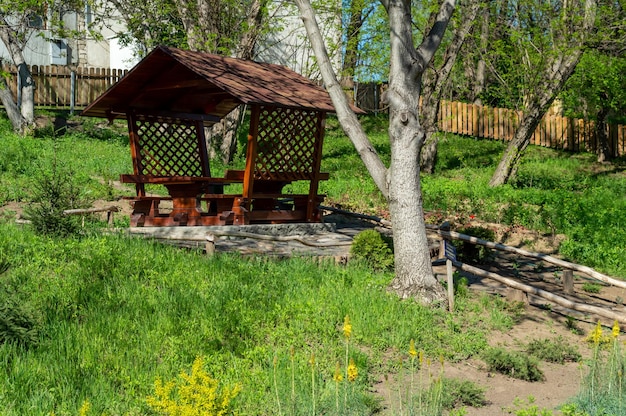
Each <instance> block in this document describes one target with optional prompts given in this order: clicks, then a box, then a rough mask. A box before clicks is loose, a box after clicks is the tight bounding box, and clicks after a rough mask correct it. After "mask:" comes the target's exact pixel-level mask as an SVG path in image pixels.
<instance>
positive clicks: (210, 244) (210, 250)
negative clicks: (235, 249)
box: [205, 234, 215, 256]
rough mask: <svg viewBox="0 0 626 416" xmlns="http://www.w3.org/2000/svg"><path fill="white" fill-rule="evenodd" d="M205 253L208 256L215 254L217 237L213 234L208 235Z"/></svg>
mask: <svg viewBox="0 0 626 416" xmlns="http://www.w3.org/2000/svg"><path fill="white" fill-rule="evenodd" d="M205 251H206V254H207V256H212V255H214V254H215V236H214V235H213V234H207V236H206V246H205Z"/></svg>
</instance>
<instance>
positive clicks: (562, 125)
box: [439, 101, 626, 157]
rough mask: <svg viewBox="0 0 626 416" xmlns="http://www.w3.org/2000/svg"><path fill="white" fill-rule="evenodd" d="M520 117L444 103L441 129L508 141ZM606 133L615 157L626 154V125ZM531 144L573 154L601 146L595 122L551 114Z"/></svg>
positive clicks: (501, 110)
mask: <svg viewBox="0 0 626 416" xmlns="http://www.w3.org/2000/svg"><path fill="white" fill-rule="evenodd" d="M521 116H522V113H521V111H516V110H509V109H506V108H490V107H485V106H480V105H473V104H466V103H460V102H453V101H441V108H440V111H439V128H440V130H441V131H444V132H449V133H456V134H464V135H469V136H474V137H482V138H488V139H494V140H503V141H508V140H511V139H512V138H513V135H514V134H515V130H516V128H517V126H518V124H519V121H520V119H521ZM605 132H606V135H607V138H608V142H609V149H610V151H611V154H612V155H613V157H619V156H623V155H626V126H624V125H619V124H607V126H606V131H605ZM531 144H535V145H538V146H544V147H551V148H554V149H563V150H570V151H573V152H579V151H591V152H594V151H596V150H597V149H598V147H599V146H598V138H597V136H596V126H595V122H594V121H589V120H582V119H574V118H570V117H561V116H560V115H556V114H552V113H548V114H546V115H545V116H544V118H543V119H542V120H541V122H540V123H539V126H537V129H536V130H535V132H534V134H533V137H532V140H531Z"/></svg>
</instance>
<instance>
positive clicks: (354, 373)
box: [348, 358, 359, 381]
mask: <svg viewBox="0 0 626 416" xmlns="http://www.w3.org/2000/svg"><path fill="white" fill-rule="evenodd" d="M358 376H359V369H358V368H357V367H356V364H354V360H353V359H352V358H350V364H349V365H348V381H354V380H356V378H357V377H358Z"/></svg>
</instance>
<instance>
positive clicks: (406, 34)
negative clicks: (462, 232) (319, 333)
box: [296, 0, 455, 302]
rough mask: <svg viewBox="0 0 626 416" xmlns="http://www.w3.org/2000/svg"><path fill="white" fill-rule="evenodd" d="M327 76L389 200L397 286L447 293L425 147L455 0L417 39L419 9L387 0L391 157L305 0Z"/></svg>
mask: <svg viewBox="0 0 626 416" xmlns="http://www.w3.org/2000/svg"><path fill="white" fill-rule="evenodd" d="M296 4H297V5H298V8H299V9H300V12H301V14H302V20H303V21H304V25H305V27H306V29H307V33H308V36H309V39H310V40H311V44H312V46H313V50H314V52H315V56H316V57H317V61H318V63H319V65H320V69H321V72H322V77H323V79H324V84H325V85H326V88H327V90H328V92H329V94H330V96H331V98H332V100H333V103H334V105H335V108H336V110H337V115H338V118H339V122H340V123H341V126H342V127H343V129H344V131H345V132H346V134H347V135H348V137H349V138H350V139H351V140H352V142H353V144H354V146H355V148H356V150H357V152H358V153H359V155H360V156H361V159H362V160H363V162H364V164H365V165H366V167H367V169H368V171H369V172H370V174H371V175H372V178H373V180H374V182H375V183H376V185H377V186H378V188H379V189H380V191H381V192H382V194H383V195H384V196H385V197H386V198H387V200H388V202H389V211H390V214H391V220H392V224H393V238H394V249H395V260H394V262H395V274H396V277H395V279H394V280H393V281H392V283H391V287H392V289H393V290H395V291H396V292H397V293H398V294H399V295H400V296H402V297H404V298H406V297H417V298H419V299H420V300H422V301H424V302H436V301H442V300H443V299H445V293H444V291H443V289H442V287H441V285H440V284H439V283H438V282H437V281H436V279H435V278H434V276H433V273H432V268H431V264H430V253H429V248H428V241H427V239H426V227H425V223H424V215H423V214H424V213H423V207H422V194H421V184H420V170H419V155H420V151H421V149H422V146H423V145H424V139H425V132H424V129H423V127H422V126H421V125H420V118H419V96H420V87H421V79H422V76H423V74H424V71H426V68H427V66H428V65H429V63H430V62H431V60H432V59H433V57H434V55H435V52H436V50H437V48H438V47H439V45H440V44H441V41H442V39H443V36H444V33H445V31H446V28H447V26H448V23H449V21H450V18H451V16H452V13H453V11H454V8H455V2H454V1H450V0H445V1H443V2H442V3H441V5H440V8H439V9H438V12H437V13H436V14H435V17H434V18H433V19H432V25H431V27H430V29H429V30H428V32H426V34H425V35H424V36H423V39H422V40H421V43H419V45H417V46H415V43H414V32H413V27H414V26H413V23H414V20H413V18H414V16H413V13H412V10H411V2H410V1H409V0H404V1H402V0H382V4H383V6H384V8H385V10H386V12H387V16H388V22H389V27H390V31H389V33H390V65H389V89H388V90H387V92H386V93H385V102H386V103H387V104H388V105H389V141H390V144H391V164H390V166H389V168H388V169H387V167H386V166H385V165H384V164H383V162H382V161H381V159H380V158H379V157H378V154H377V153H376V151H375V149H374V148H373V146H372V145H371V143H370V142H369V140H368V138H367V136H366V135H365V133H364V131H363V128H362V126H361V124H360V123H359V121H358V119H357V118H356V116H355V114H354V113H353V112H352V110H351V109H350V107H349V106H348V103H347V99H346V96H345V95H344V94H343V91H342V89H341V86H340V85H339V82H338V81H337V78H336V75H335V73H334V72H333V70H332V67H331V65H330V60H329V58H328V53H327V52H326V48H325V45H324V42H323V39H322V36H321V34H320V31H319V27H318V26H317V22H316V20H315V12H314V11H313V8H312V7H311V4H310V2H309V1H308V0H297V1H296Z"/></svg>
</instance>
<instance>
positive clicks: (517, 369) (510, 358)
mask: <svg viewBox="0 0 626 416" xmlns="http://www.w3.org/2000/svg"><path fill="white" fill-rule="evenodd" d="M483 359H484V360H485V363H487V366H488V367H489V371H496V372H498V373H501V374H504V375H507V376H511V377H513V378H518V379H520V380H526V381H542V380H543V379H544V374H543V372H542V371H541V370H540V369H539V365H538V360H537V358H535V357H531V356H529V355H527V354H524V353H520V352H515V351H507V350H505V349H503V348H489V349H487V350H486V351H485V353H484V354H483Z"/></svg>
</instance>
